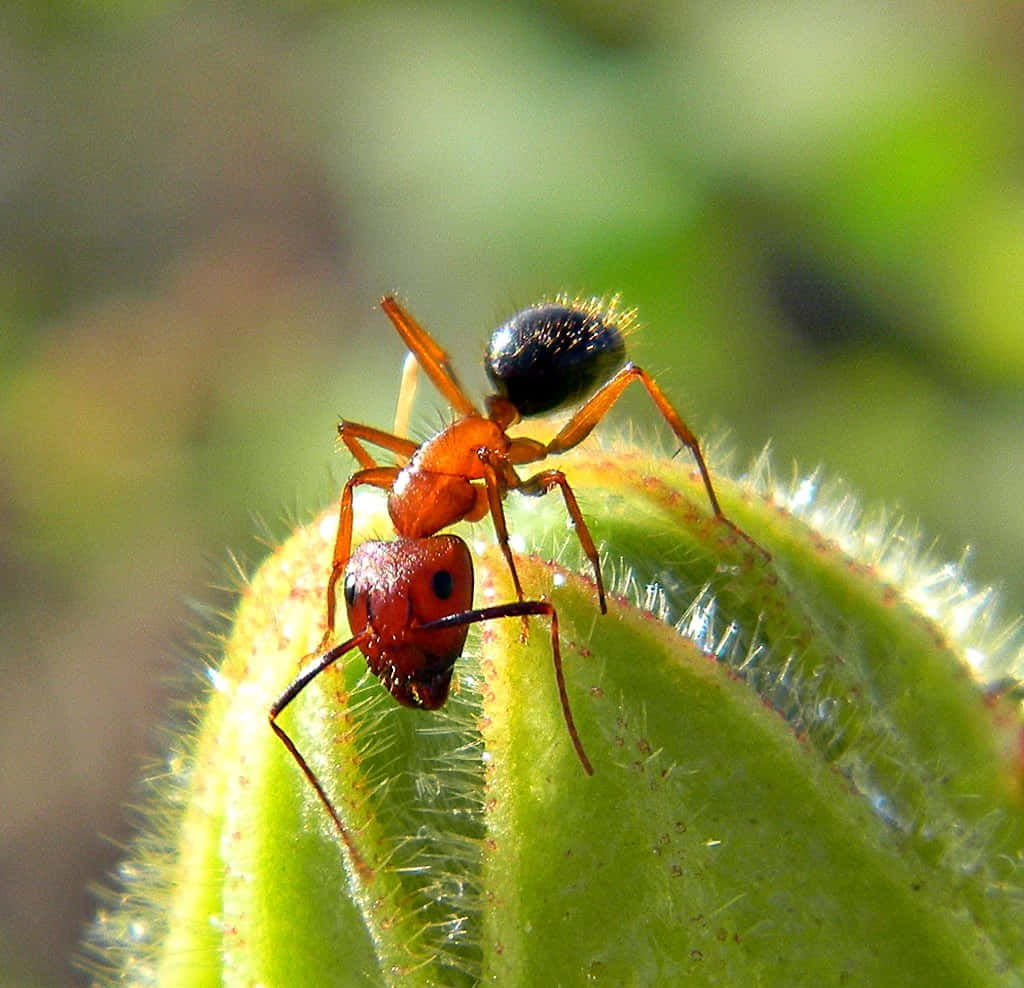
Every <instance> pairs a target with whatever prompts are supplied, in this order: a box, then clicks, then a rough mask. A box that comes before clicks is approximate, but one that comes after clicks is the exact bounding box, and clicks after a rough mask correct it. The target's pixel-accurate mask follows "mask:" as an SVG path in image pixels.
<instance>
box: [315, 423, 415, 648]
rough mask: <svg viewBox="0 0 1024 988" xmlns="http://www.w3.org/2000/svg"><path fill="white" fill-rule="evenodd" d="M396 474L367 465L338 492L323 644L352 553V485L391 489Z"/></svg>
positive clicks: (330, 629)
mask: <svg viewBox="0 0 1024 988" xmlns="http://www.w3.org/2000/svg"><path fill="white" fill-rule="evenodd" d="M342 424H344V423H342ZM397 476H398V468H397V467H370V468H368V469H366V470H360V471H358V472H357V473H354V474H352V476H351V477H349V478H348V480H347V481H346V483H345V488H344V490H342V492H341V501H340V503H339V505H338V534H337V535H336V536H335V539H334V554H333V555H332V557H331V575H330V577H329V578H328V580H327V630H326V631H325V632H324V638H323V644H324V645H326V643H327V642H328V641H330V638H331V635H333V634H334V612H335V609H336V608H337V600H336V599H335V594H334V590H335V587H336V586H337V585H338V580H339V579H340V578H341V574H342V573H343V572H344V571H345V565H346V564H347V563H348V557H349V556H350V555H351V554H352V488H353V487H357V486H358V485H360V484H366V485H369V486H370V487H379V488H381V489H382V490H390V489H391V487H392V485H393V484H394V482H395V478H396V477H397ZM321 647H323V646H321Z"/></svg>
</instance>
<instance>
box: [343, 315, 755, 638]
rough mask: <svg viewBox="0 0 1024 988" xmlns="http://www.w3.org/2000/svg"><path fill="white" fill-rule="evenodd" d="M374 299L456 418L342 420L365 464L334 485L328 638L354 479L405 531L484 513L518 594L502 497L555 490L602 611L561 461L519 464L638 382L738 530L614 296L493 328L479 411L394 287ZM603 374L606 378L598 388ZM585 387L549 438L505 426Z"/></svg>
mask: <svg viewBox="0 0 1024 988" xmlns="http://www.w3.org/2000/svg"><path fill="white" fill-rule="evenodd" d="M380 305H381V308H382V309H383V310H384V312H385V313H386V314H387V316H388V318H389V319H390V320H391V322H392V323H393V324H394V327H395V329H396V330H397V331H398V334H399V335H400V336H401V337H402V340H403V341H404V342H405V345H406V346H407V347H408V348H409V350H410V352H411V353H412V354H413V356H414V357H415V358H416V360H417V361H418V362H419V364H420V366H421V367H422V368H423V370H424V371H425V372H426V374H427V376H428V377H429V378H430V379H431V381H433V383H434V385H435V386H436V387H437V389H438V391H440V392H441V394H442V395H443V396H444V398H445V399H446V400H447V401H448V403H449V404H450V405H451V406H452V408H453V409H454V410H455V412H457V413H458V416H459V417H458V418H457V419H456V420H455V421H454V422H453V423H452V424H451V425H448V426H446V427H445V428H443V429H442V430H441V431H440V432H438V433H437V435H435V436H434V437H432V438H431V439H428V440H427V441H426V442H424V443H423V444H422V445H420V444H417V443H415V442H413V441H412V440H409V439H405V438H403V437H401V436H396V435H393V434H392V433H389V432H384V431H382V430H380V429H375V428H373V427H372V426H368V425H360V424H359V423H356V422H349V421H347V420H342V421H341V422H340V423H339V424H338V437H339V439H340V440H341V441H342V442H343V443H344V444H345V445H346V446H347V447H348V449H349V451H350V452H351V453H352V455H353V456H354V457H355V458H356V460H357V461H358V463H359V465H360V467H361V468H362V469H360V470H358V471H356V472H355V473H354V474H353V475H352V476H351V477H349V479H348V481H347V482H346V484H345V487H344V490H343V491H342V494H341V503H340V505H339V510H338V533H337V537H336V540H335V544H334V555H333V559H332V562H331V575H330V577H329V579H328V581H327V632H326V634H325V636H324V644H325V645H326V643H327V642H328V641H329V640H330V638H331V636H332V634H333V631H334V615H335V607H336V601H335V589H336V587H337V583H338V580H339V579H340V578H341V575H342V573H343V572H344V571H345V566H346V564H347V562H348V559H349V555H350V553H351V551H352V491H353V489H354V488H355V487H359V486H361V485H366V486H371V487H378V488H381V489H382V490H386V491H387V492H388V502H387V503H388V514H389V515H390V516H391V521H392V524H393V525H394V526H395V531H396V532H397V533H398V535H399V536H401V537H403V538H409V539H419V538H425V537H427V536H429V535H434V534H435V533H436V532H439V531H440V530H441V529H442V528H445V527H447V526H448V525H454V524H455V523H456V522H459V521H479V520H480V519H481V518H483V517H484V515H486V514H488V513H490V515H491V518H492V519H493V522H494V528H495V532H496V533H497V536H498V545H499V546H500V548H501V551H502V553H503V554H504V556H505V561H506V563H507V564H508V568H509V572H510V573H511V576H512V583H513V586H514V587H515V591H516V597H517V599H519V600H520V601H521V600H523V588H522V586H521V585H520V582H519V574H518V573H517V571H516V564H515V560H514V559H513V557H512V550H511V548H510V547H509V540H508V526H507V525H506V523H505V511H504V508H503V507H502V501H503V500H504V498H505V495H506V494H507V493H508V491H510V490H516V491H519V492H520V493H522V494H527V495H529V496H531V497H536V496H540V495H543V494H546V493H547V492H548V491H550V490H552V489H553V488H555V487H558V488H560V489H561V491H562V497H563V499H564V500H565V507H566V510H567V511H568V512H569V517H570V518H571V519H572V522H573V526H574V527H575V529H576V535H577V538H579V540H580V545H581V546H582V548H583V552H584V553H585V555H586V556H587V559H589V560H590V564H591V566H592V567H593V570H594V579H595V582H596V584H597V596H598V605H599V607H600V609H601V613H602V614H604V613H606V612H607V610H608V606H607V603H606V601H605V590H604V581H603V580H602V578H601V564H600V561H599V559H598V555H597V547H596V546H595V545H594V540H593V538H592V537H591V535H590V529H589V528H588V527H587V523H586V521H585V520H584V518H583V514H582V512H581V511H580V508H579V505H578V504H577V502H576V496H575V495H574V494H573V491H572V488H571V487H570V486H569V483H568V481H567V480H566V478H565V474H564V473H562V471H561V470H541V471H540V472H539V473H536V474H534V475H533V476H532V477H528V478H526V479H525V480H524V479H521V478H520V476H519V474H518V473H517V472H516V469H515V468H516V466H521V465H524V464H528V463H535V462H537V461H539V460H543V459H545V458H546V457H548V456H554V455H557V454H558V453H564V452H566V451H567V450H570V449H572V448H573V447H575V446H578V445H579V444H580V443H581V442H582V441H583V440H584V439H586V437H587V436H588V435H590V432H591V430H592V429H593V428H594V426H595V425H597V423H598V422H600V421H601V419H602V418H604V416H605V415H606V414H607V413H608V410H609V409H610V408H611V407H612V405H614V404H615V402H616V401H617V400H618V398H619V396H620V395H621V394H622V392H623V391H625V389H626V388H627V387H628V385H629V384H630V383H631V382H632V381H634V380H638V381H640V383H641V384H642V385H643V386H644V388H646V390H647V393H648V394H649V395H650V397H651V400H652V401H653V402H654V404H655V406H656V407H657V408H658V410H659V411H660V412H661V414H662V416H663V417H664V419H665V421H666V422H667V423H668V424H669V426H670V427H671V429H672V431H673V432H674V433H675V434H676V437H677V438H678V439H679V441H680V442H681V443H682V444H683V445H684V446H686V447H687V448H688V449H689V450H690V452H691V453H692V454H693V456H694V459H695V460H696V462H697V468H698V470H699V471H700V474H701V478H702V480H703V482H704V487H705V490H706V491H707V495H708V500H709V501H710V503H711V508H712V510H713V511H714V513H715V516H716V517H717V519H718V520H719V521H721V522H723V523H725V524H726V525H728V526H729V527H730V528H732V529H733V530H734V531H736V532H739V529H737V528H736V526H735V525H733V524H732V522H730V521H729V520H728V519H727V518H726V517H725V515H724V514H723V512H722V509H721V507H720V506H719V503H718V497H717V496H716V495H715V489H714V487H713V486H712V483H711V476H710V474H709V472H708V468H707V464H706V463H705V462H704V455H703V454H702V453H701V449H700V444H699V443H698V441H697V437H696V436H695V435H694V434H693V432H691V431H690V429H689V427H688V426H687V425H686V423H685V422H683V420H682V419H681V418H680V417H679V414H678V413H677V412H676V410H675V409H674V408H673V407H672V405H671V404H670V403H669V400H668V399H667V398H666V397H665V394H664V392H662V390H661V388H660V387H658V384H657V382H656V381H655V380H654V379H653V378H652V377H651V376H650V375H649V374H648V373H647V372H646V371H644V370H643V369H641V368H640V367H637V366H636V364H634V363H633V362H632V361H629V362H626V360H625V356H626V347H625V342H624V340H623V335H622V332H621V331H620V329H619V328H618V327H617V326H616V325H615V324H613V323H612V322H610V321H609V312H614V302H613V304H612V305H611V306H609V307H608V308H607V309H605V308H604V307H602V305H601V304H600V302H599V301H597V300H592V301H590V302H586V303H570V302H569V301H568V300H567V299H564V298H560V299H558V300H556V301H555V302H549V303H544V304H542V305H538V306H534V307H531V308H528V309H523V310H522V311H521V312H518V313H517V314H516V315H514V316H513V317H512V318H511V319H509V320H508V321H507V322H505V323H503V324H502V325H501V326H499V327H498V328H497V329H496V330H495V331H494V335H493V336H492V337H491V342H490V345H489V346H488V348H487V353H486V356H485V365H486V371H487V375H488V377H489V378H490V380H491V383H492V384H493V385H494V388H495V391H496V393H495V394H493V395H490V396H488V397H487V399H486V401H485V404H486V408H487V415H486V416H484V415H482V414H481V413H480V412H479V411H478V409H477V408H476V406H475V405H474V404H473V402H472V401H471V400H470V399H469V398H468V397H467V396H466V393H465V391H464V390H463V388H462V386H461V385H460V384H459V382H458V379H457V378H456V377H455V373H454V371H453V370H452V369H451V366H450V364H449V362H448V355H447V354H446V353H445V351H444V350H442V349H441V347H440V346H438V345H437V343H436V342H435V341H434V340H433V339H432V338H431V336H430V335H429V333H427V331H426V330H425V329H424V328H423V327H422V326H421V325H420V324H419V323H418V322H417V321H416V320H415V319H414V318H413V317H412V316H411V315H410V314H409V313H408V312H406V311H405V309H403V308H402V307H401V305H399V304H398V302H397V301H396V300H395V299H394V298H393V297H392V296H385V297H384V298H383V299H381V303H380ZM630 318H632V313H626V314H624V316H623V321H628V320H629V319H630ZM608 374H611V375H612V376H611V377H610V378H608V379H607V380H606V381H605V383H604V384H602V385H601V386H600V387H599V388H598V389H597V390H596V391H594V388H595V386H596V385H597V384H598V383H599V382H600V381H601V380H602V378H605V377H606V376H607V375H608ZM591 392H594V393H593V394H591V396H590V398H588V399H587V400H586V401H585V402H584V404H583V405H582V406H581V407H580V408H579V409H578V410H577V411H576V412H575V414H574V415H573V416H572V418H570V419H569V421H568V422H567V423H566V424H565V425H564V426H563V427H562V429H561V431H560V432H559V433H558V434H557V435H556V436H555V437H554V439H552V440H551V441H550V442H547V443H543V442H540V441H538V440H536V439H530V438H528V437H524V436H515V437H512V436H509V435H508V429H509V428H510V427H511V426H513V425H515V424H516V423H517V422H519V421H520V420H521V419H523V418H528V417H530V416H534V415H540V414H543V413H545V412H550V411H554V410H556V409H558V408H562V407H564V406H566V405H568V404H571V403H572V402H575V401H578V400H580V399H581V398H583V397H584V396H586V395H587V394H590V393H591ZM364 443H367V444H369V445H372V446H377V447H379V448H380V449H385V450H388V451H389V452H391V453H393V454H395V455H396V456H397V457H398V458H399V460H400V461H401V463H402V465H398V466H381V465H380V464H379V463H377V461H376V460H375V459H374V458H373V457H372V456H371V455H370V454H369V453H368V452H367V450H366V447H365V446H364V445H363V444H364ZM740 534H742V533H740Z"/></svg>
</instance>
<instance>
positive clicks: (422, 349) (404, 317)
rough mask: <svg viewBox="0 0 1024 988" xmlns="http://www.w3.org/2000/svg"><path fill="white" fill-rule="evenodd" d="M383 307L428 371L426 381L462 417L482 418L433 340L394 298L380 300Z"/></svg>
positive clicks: (445, 354)
mask: <svg viewBox="0 0 1024 988" xmlns="http://www.w3.org/2000/svg"><path fill="white" fill-rule="evenodd" d="M380 307H381V308H382V309H383V310H384V312H385V314H386V315H387V317H388V318H389V319H390V320H391V322H392V325H394V327H395V329H396V330H398V335H399V336H401V337H402V340H403V341H404V342H405V345H406V346H407V347H408V348H409V350H410V351H411V352H412V354H413V356H415V358H416V359H417V360H418V361H419V364H420V366H421V367H422V368H423V370H424V371H426V374H427V377H429V378H430V380H431V381H433V383H434V386H435V387H436V388H437V390H438V391H440V392H441V394H442V395H443V396H444V399H445V401H447V402H448V404H449V405H451V406H452V408H454V409H455V411H456V412H458V413H459V415H462V416H468V415H479V414H480V413H479V411H477V408H476V406H475V405H474V404H473V402H472V401H470V400H469V398H468V397H467V395H466V392H465V390H464V389H463V387H462V385H461V384H459V380H458V378H457V377H456V376H455V371H453V370H452V366H451V363H450V362H449V360H448V354H447V353H446V352H445V351H444V350H443V349H442V348H441V347H439V346H438V345H437V343H435V342H434V339H433V337H432V336H431V335H430V334H429V333H428V332H427V331H426V330H425V329H424V328H423V327H422V326H421V325H420V324H419V323H418V322H417V321H416V319H415V318H414V317H413V316H412V315H411V314H410V313H408V312H407V311H406V310H405V309H404V308H403V307H402V306H401V305H400V304H399V303H398V301H397V300H396V299H395V297H394V296H393V295H385V296H384V298H382V299H381V300H380Z"/></svg>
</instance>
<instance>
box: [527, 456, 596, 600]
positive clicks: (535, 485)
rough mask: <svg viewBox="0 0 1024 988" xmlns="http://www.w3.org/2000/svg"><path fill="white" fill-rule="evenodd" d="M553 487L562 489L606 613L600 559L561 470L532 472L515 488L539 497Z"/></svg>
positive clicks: (567, 509) (566, 506) (567, 508)
mask: <svg viewBox="0 0 1024 988" xmlns="http://www.w3.org/2000/svg"><path fill="white" fill-rule="evenodd" d="M553 487H560V488H561V489H562V497H563V498H564V499H565V509H566V511H568V512H569V517H570V518H571V519H572V524H573V527H574V528H575V529H576V537H577V538H578V539H579V540H580V545H581V546H582V547H583V552H584V554H585V555H586V557H587V559H589V560H590V564H591V565H592V566H593V567H594V579H595V581H596V582H597V599H598V603H599V604H600V607H601V613H602V614H607V613H608V605H607V604H606V603H605V599H604V580H602V579H601V560H600V559H599V558H598V555H597V546H595V545H594V539H593V537H592V536H591V534H590V529H589V528H588V527H587V523H586V521H585V520H584V518H583V512H582V511H580V506H579V503H578V502H577V500H576V495H575V494H574V493H573V491H572V488H571V487H570V486H569V481H567V480H566V479H565V474H564V473H562V471H561V470H542V471H541V472H540V473H537V474H534V475H533V476H532V477H529V478H528V479H527V480H524V481H522V482H521V483H520V484H519V485H518V486H517V487H516V488H515V489H516V490H518V491H520V492H521V493H523V494H527V495H529V496H530V497H540V496H541V495H543V494H547V492H548V491H550V490H551V489H552V488H553Z"/></svg>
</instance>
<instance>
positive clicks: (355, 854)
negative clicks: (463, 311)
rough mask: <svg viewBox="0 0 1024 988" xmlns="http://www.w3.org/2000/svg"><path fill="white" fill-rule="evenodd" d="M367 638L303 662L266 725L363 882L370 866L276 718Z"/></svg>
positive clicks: (364, 635)
mask: <svg viewBox="0 0 1024 988" xmlns="http://www.w3.org/2000/svg"><path fill="white" fill-rule="evenodd" d="M368 637H369V633H368V632H366V631H364V632H362V633H361V634H358V635H356V636H355V637H354V638H350V639H349V640H348V641H347V642H343V643H342V644H341V645H336V646H335V647H334V648H332V649H331V650H330V651H328V652H325V653H324V654H323V655H321V656H319V657H318V658H316V659H315V660H314V661H313V662H311V663H309V665H307V666H306V667H305V668H304V669H303V670H302V671H301V672H300V673H299V674H298V676H296V677H295V679H294V680H292V682H291V684H290V685H289V686H288V688H287V689H286V690H285V691H284V692H283V693H282V694H281V695H280V696H279V697H278V698H277V699H276V700H275V701H274V703H273V706H271V708H270V712H269V715H268V716H269V720H270V726H271V728H272V729H273V731H274V733H275V734H276V735H277V736H278V737H279V738H280V739H281V742H282V743H283V744H284V746H285V747H286V748H287V749H288V751H289V752H291V756H292V758H294V759H295V761H296V763H297V764H298V766H299V768H300V769H301V770H302V774H303V775H304V776H305V777H306V781H307V782H309V784H310V785H311V786H312V787H313V789H314V791H315V792H316V794H317V796H318V797H319V799H320V802H321V803H322V804H323V807H324V809H325V810H327V814H328V816H330V818H331V820H333V821H334V826H335V827H336V828H337V831H338V834H339V836H340V837H341V840H342V843H343V844H344V845H345V847H346V848H347V849H348V854H349V859H350V860H351V861H352V866H353V867H354V868H355V869H356V871H358V872H359V876H360V877H361V878H362V879H363V881H369V880H370V879H371V878H373V869H371V868H370V866H369V865H368V864H367V863H366V861H365V860H364V858H363V856H362V855H361V854H360V853H359V849H358V848H357V847H356V845H355V842H354V841H353V840H352V835H351V834H350V833H349V832H348V830H347V829H346V827H345V825H344V824H343V823H342V822H341V817H340V816H339V815H338V811H337V810H336V809H335V808H334V804H333V803H331V800H330V797H329V796H328V795H327V792H326V791H325V789H324V787H323V786H322V785H321V783H320V780H319V779H318V778H317V776H316V773H315V772H314V771H313V769H312V768H310V766H309V763H308V762H307V761H306V759H305V758H303V757H302V753H301V752H300V751H299V749H298V747H297V746H296V744H295V742H294V741H292V739H291V738H290V737H289V736H288V734H287V732H286V731H285V730H284V728H283V727H281V726H280V725H279V724H278V723H277V717H278V715H279V714H280V713H281V711H282V710H284V708H285V707H287V706H288V704H289V703H291V702H292V700H294V699H295V697H297V696H298V695H299V694H300V693H301V692H302V691H303V690H304V689H305V688H306V686H308V685H309V683H310V681H311V680H313V679H315V678H316V677H317V676H319V675H320V673H322V672H323V671H324V669H326V668H327V667H328V666H331V665H333V664H334V663H335V662H336V661H337V660H338V659H340V658H341V657H342V656H343V655H345V654H346V653H347V652H351V651H352V649H354V648H358V647H360V646H361V645H362V644H363V642H364V641H365V640H366V639H367V638H368Z"/></svg>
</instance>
